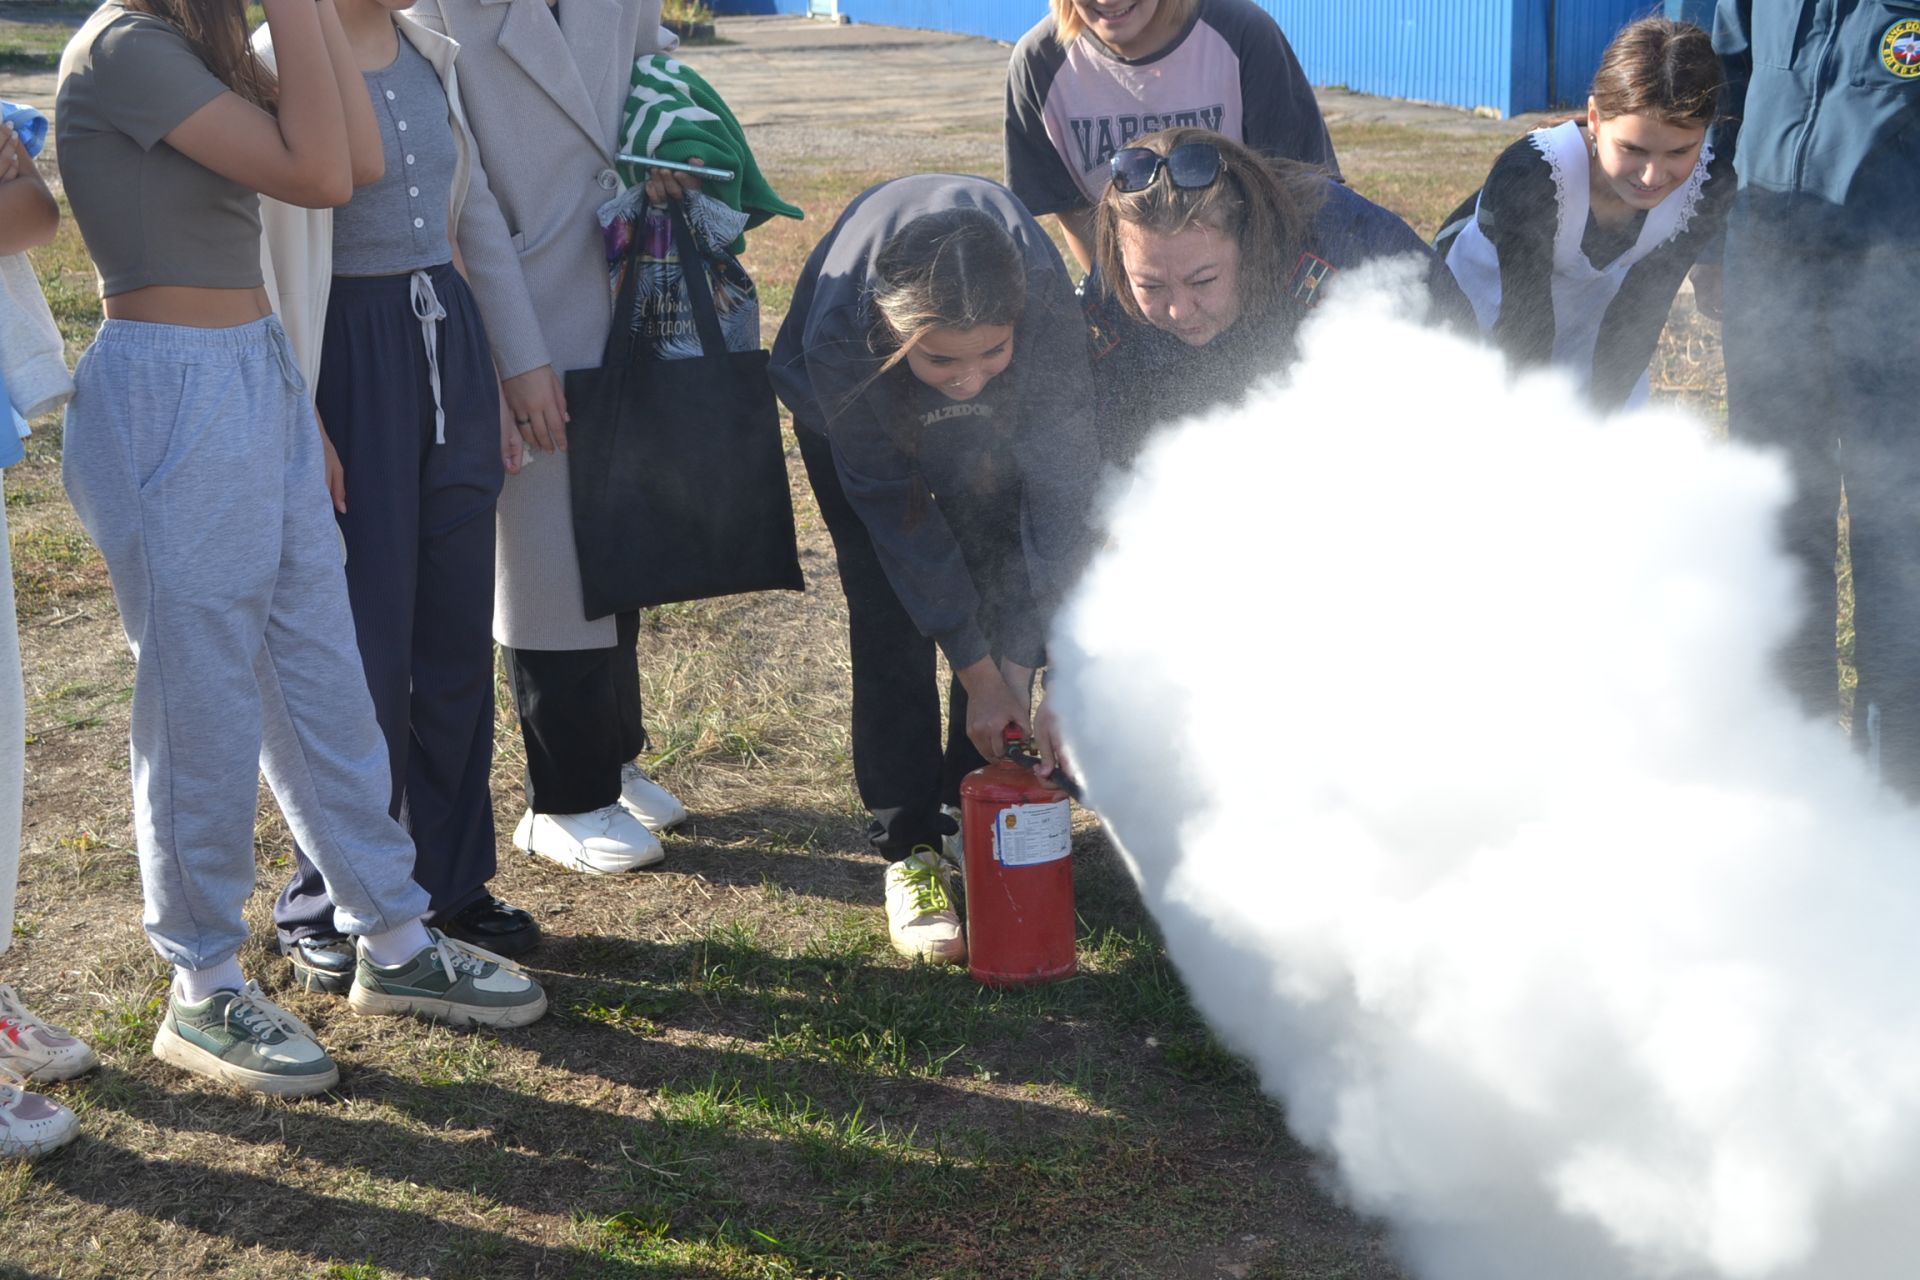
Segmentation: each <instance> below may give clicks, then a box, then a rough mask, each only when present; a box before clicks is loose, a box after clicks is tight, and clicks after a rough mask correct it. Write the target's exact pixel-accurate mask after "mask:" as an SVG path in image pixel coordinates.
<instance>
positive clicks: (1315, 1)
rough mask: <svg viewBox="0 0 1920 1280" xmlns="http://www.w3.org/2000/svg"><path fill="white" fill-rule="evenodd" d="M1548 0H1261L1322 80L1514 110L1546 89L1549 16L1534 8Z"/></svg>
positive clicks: (1398, 94)
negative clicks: (1537, 17)
mask: <svg viewBox="0 0 1920 1280" xmlns="http://www.w3.org/2000/svg"><path fill="white" fill-rule="evenodd" d="M1540 3H1542V0H1532V3H1528V2H1527V0H1261V7H1262V8H1264V9H1266V10H1267V11H1268V12H1269V13H1271V14H1273V16H1274V17H1275V18H1276V19H1277V20H1278V21H1279V23H1280V29H1281V30H1283V31H1285V32H1286V33H1287V39H1288V41H1289V42H1290V43H1291V44H1292V45H1293V48H1294V52H1295V53H1297V54H1298V55H1299V57H1300V61H1301V64H1302V65H1303V66H1304V67H1305V68H1306V71H1307V78H1308V79H1310V80H1312V81H1313V82H1314V83H1315V84H1337V85H1343V86H1345V87H1346V88H1349V89H1352V90H1354V91H1356V92H1359V93H1375V94H1382V95H1385V96H1388V97H1394V98H1418V99H1422V100H1424V101H1427V102H1450V103H1454V104H1456V105H1458V106H1463V107H1491V108H1493V109H1494V110H1496V111H1498V112H1500V113H1501V114H1502V115H1510V114H1512V113H1513V112H1515V111H1524V110H1529V109H1530V108H1531V104H1532V103H1533V102H1534V101H1535V100H1538V99H1542V98H1544V96H1545V93H1546V85H1545V80H1544V76H1543V74H1542V73H1541V71H1540V68H1541V67H1542V65H1543V63H1544V59H1545V44H1544V40H1545V31H1546V26H1545V23H1544V21H1535V20H1533V17H1534V15H1532V14H1530V13H1529V12H1528V10H1529V9H1535V8H1538V7H1539V5H1540ZM1535 81H1538V83H1537V84H1536V83H1535Z"/></svg>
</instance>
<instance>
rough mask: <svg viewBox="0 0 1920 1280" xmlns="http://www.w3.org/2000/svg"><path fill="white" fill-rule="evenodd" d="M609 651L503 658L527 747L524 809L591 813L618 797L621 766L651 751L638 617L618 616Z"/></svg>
mask: <svg viewBox="0 0 1920 1280" xmlns="http://www.w3.org/2000/svg"><path fill="white" fill-rule="evenodd" d="M614 627H615V631H616V636H617V638H616V640H615V641H614V645H613V647H612V648H611V649H512V648H508V647H506V646H504V645H503V646H501V651H502V652H503V653H504V654H505V655H506V662H507V678H508V680H509V682H510V683H511V684H512V685H513V705H514V709H515V710H516V711H517V712H518V713H519V716H520V736H521V738H522V739H523V740H524V741H525V743H526V748H527V776H526V788H527V807H528V808H529V809H532V810H533V811H534V812H535V813H588V812H590V811H592V810H594V809H600V808H604V807H606V806H607V805H610V804H612V803H613V802H614V801H616V800H618V799H619V798H620V766H621V765H623V764H625V763H626V762H627V761H629V760H631V759H633V758H634V757H635V756H637V755H639V754H640V753H641V752H642V751H644V750H645V749H646V746H647V726H646V722H645V721H644V720H643V719H642V718H641V713H640V658H639V653H638V647H639V643H640V615H639V614H638V613H637V612H635V613H618V614H615V615H614Z"/></svg>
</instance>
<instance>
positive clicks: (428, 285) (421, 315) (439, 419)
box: [413, 271, 447, 444]
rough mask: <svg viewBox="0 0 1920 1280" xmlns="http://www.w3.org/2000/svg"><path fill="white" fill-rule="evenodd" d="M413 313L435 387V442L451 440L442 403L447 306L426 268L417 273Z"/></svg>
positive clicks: (414, 277) (429, 378) (430, 377)
mask: <svg viewBox="0 0 1920 1280" xmlns="http://www.w3.org/2000/svg"><path fill="white" fill-rule="evenodd" d="M413 315H414V318H415V319H416V320H418V321H419V322H420V336H421V338H422V339H423V340H425V342H426V344H427V385H429V386H431V387H432V388H433V442H434V443H435V444H445V443H446V442H447V411H446V409H445V408H443V407H442V406H441V404H440V342H439V337H440V322H441V321H442V320H445V319H446V318H447V309H446V308H445V307H443V306H441V305H440V295H439V294H437V293H435V292H434V291H433V277H432V276H429V275H428V274H427V273H426V272H424V271H416V272H414V273H413Z"/></svg>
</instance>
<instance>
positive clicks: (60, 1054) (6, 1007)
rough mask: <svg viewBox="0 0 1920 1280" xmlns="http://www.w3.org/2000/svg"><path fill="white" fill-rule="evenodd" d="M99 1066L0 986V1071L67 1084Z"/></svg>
mask: <svg viewBox="0 0 1920 1280" xmlns="http://www.w3.org/2000/svg"><path fill="white" fill-rule="evenodd" d="M99 1065H100V1059H98V1058H96V1057H94V1056H93V1050H92V1049H89V1048H88V1047H87V1046H86V1045H85V1044H84V1043H83V1042H82V1041H80V1040H78V1039H75V1038H74V1037H73V1036H70V1035H68V1034H67V1033H66V1032H65V1031H62V1030H61V1029H60V1028H59V1027H56V1026H54V1025H53V1024H52V1023H50V1022H46V1021H43V1020H42V1019H41V1018H39V1017H38V1016H37V1015H35V1014H34V1013H33V1012H32V1011H31V1010H29V1009H28V1008H27V1006H26V1005H25V1004H23V1003H21V1000H20V993H19V992H17V991H15V990H14V989H13V988H12V987H9V986H7V985H5V984H4V983H0V1067H5V1068H7V1069H8V1070H10V1071H12V1072H13V1073H14V1074H15V1075H18V1076H20V1077H21V1078H23V1079H26V1080H70V1079H72V1078H73V1077H74V1076H77V1075H80V1074H81V1073H83V1072H87V1071H91V1070H93V1069H94V1068H95V1067H97V1066H99Z"/></svg>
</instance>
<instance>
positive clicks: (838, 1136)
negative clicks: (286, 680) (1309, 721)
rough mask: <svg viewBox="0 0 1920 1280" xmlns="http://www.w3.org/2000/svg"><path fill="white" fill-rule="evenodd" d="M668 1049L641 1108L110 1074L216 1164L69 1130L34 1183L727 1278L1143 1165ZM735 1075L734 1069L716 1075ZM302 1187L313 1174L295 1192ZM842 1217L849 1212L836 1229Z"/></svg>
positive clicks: (295, 1246)
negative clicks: (286, 1096)
mask: <svg viewBox="0 0 1920 1280" xmlns="http://www.w3.org/2000/svg"><path fill="white" fill-rule="evenodd" d="M674 1058H675V1061H674V1063H673V1065H672V1066H671V1067H670V1068H668V1074H670V1075H672V1076H675V1077H680V1078H687V1079H695V1080H697V1079H702V1078H704V1079H705V1080H706V1081H707V1083H705V1084H692V1085H686V1086H682V1087H678V1088H675V1087H670V1086H662V1087H661V1088H660V1089H659V1090H658V1092H657V1094H656V1101H655V1105H654V1109H653V1111H652V1113H651V1114H644V1115H610V1114H607V1113H606V1112H605V1111H603V1110H601V1109H599V1108H596V1107H593V1106H588V1105H581V1104H575V1103H571V1102H562V1101H556V1100H554V1099H551V1098H543V1097H537V1096H532V1095H530V1094H528V1093H527V1092H524V1091H520V1090H515V1089H509V1088H504V1087H502V1086H499V1085H496V1084H493V1083H489V1082H464V1083H456V1084H446V1085H433V1086H427V1085H422V1084H419V1083H417V1082H414V1081H410V1080H406V1079H402V1078H398V1077H394V1076H391V1075H388V1074H386V1073H384V1072H381V1071H379V1070H377V1069H371V1068H359V1069H355V1070H353V1071H351V1072H350V1074H349V1076H348V1078H347V1081H346V1092H347V1093H348V1094H349V1095H351V1096H352V1097H353V1098H354V1099H355V1100H356V1101H357V1102H361V1103H378V1104H380V1105H382V1106H383V1107H386V1108H390V1111H389V1114H395V1113H397V1114H398V1115H399V1116H400V1117H403V1119H401V1120H395V1119H389V1118H382V1117H372V1118H365V1117H362V1116H358V1115H351V1114H341V1113H340V1112H339V1111H338V1110H336V1109H335V1108H332V1107H327V1106H324V1105H322V1106H312V1105H306V1106H300V1107H297V1108H279V1107H272V1106H266V1107H263V1106H262V1105H261V1104H260V1103H259V1102H258V1101H257V1100H254V1099H249V1098H245V1097H241V1096H237V1095H234V1094H226V1093H200V1092H196V1091H193V1090H186V1091H181V1092H169V1091H163V1090H160V1089H157V1088H154V1087H153V1086H151V1085H148V1084H145V1083H144V1082H141V1081H139V1080H135V1079H130V1078H126V1077H122V1078H120V1079H118V1080H115V1081H113V1082H112V1087H113V1088H114V1089H115V1090H116V1091H118V1092H120V1093H121V1094H122V1095H123V1101H124V1102H125V1103H126V1104H127V1105H128V1107H129V1109H130V1110H133V1111H135V1112H137V1113H139V1114H141V1115H143V1116H144V1117H146V1118H147V1121H148V1123H151V1124H155V1125H159V1126H162V1127H170V1128H173V1129H175V1130H177V1131H179V1132H181V1133H182V1134H192V1135H196V1136H198V1137H201V1138H204V1137H205V1136H206V1135H219V1137H220V1139H221V1141H222V1142H223V1143H224V1144H225V1150H224V1151H223V1152H222V1157H223V1158H222V1162H221V1163H220V1164H219V1165H215V1164H212V1163H207V1162H204V1161H200V1160H196V1159H193V1158H192V1157H191V1156H186V1155H183V1156H180V1157H176V1158H171V1159H165V1158H153V1157H149V1156H145V1155H142V1154H139V1153H137V1152H134V1151H131V1150H127V1149H124V1148H121V1147H118V1146H115V1145H113V1144H111V1143H109V1142H106V1141H102V1140H98V1139H87V1138H83V1139H82V1140H81V1141H80V1142H79V1143H77V1144H76V1145H75V1146H74V1147H73V1148H70V1149H69V1151H68V1152H67V1153H65V1154H64V1155H62V1156H61V1157H59V1158H58V1159H55V1160H52V1161H49V1162H47V1163H46V1164H44V1165H42V1166H41V1167H40V1170H39V1171H38V1178H39V1180H40V1182H42V1183H43V1184H44V1185H45V1186H47V1187H50V1188H57V1189H59V1190H61V1191H63V1192H65V1193H66V1194H68V1195H70V1196H72V1197H73V1198H75V1199H76V1200H80V1201H84V1202H89V1203H93V1204H96V1205H98V1206H100V1207H101V1208H103V1209H106V1210H108V1211H112V1212H114V1213H116V1214H133V1215H137V1216H138V1217H140V1218H143V1219H146V1220H149V1221H151V1222H154V1223H166V1224H171V1225H173V1226H176V1227H179V1228H182V1229H184V1230H186V1231H189V1232H192V1233H196V1234H198V1235H201V1236H204V1237H209V1238H212V1239H217V1240H221V1241H225V1242H226V1243H227V1244H229V1245H231V1246H233V1247H234V1248H236V1249H240V1250H250V1249H254V1248H260V1249H265V1250H272V1251H277V1252H284V1253H292V1254H295V1255H298V1256H301V1257H305V1258H309V1259H312V1260H313V1261H314V1262H315V1263H316V1264H323V1263H333V1264H341V1265H343V1266H353V1265H366V1264H371V1265H372V1266H376V1267H379V1268H381V1270H382V1271H383V1272H393V1273H397V1274H405V1275H447V1276H474V1275H500V1276H509V1275H511V1276H518V1275H533V1274H539V1275H548V1276H551V1275H565V1276H621V1277H635V1278H637V1280H654V1278H659V1280H665V1278H666V1277H704V1276H710V1275H711V1276H720V1275H735V1276H737V1275H740V1274H742V1272H740V1271H738V1270H737V1269H726V1268H723V1267H721V1266H720V1265H718V1264H719V1262H721V1261H724V1260H726V1259H727V1258H729V1257H731V1258H735V1259H737V1258H742V1257H745V1256H747V1255H766V1256H768V1257H771V1258H779V1259H780V1260H782V1261H784V1262H786V1263H789V1264H791V1265H793V1266H796V1267H800V1268H804V1269H805V1270H804V1271H803V1272H801V1273H802V1274H809V1275H873V1274H879V1273H882V1272H884V1273H885V1274H917V1273H919V1271H918V1269H915V1268H912V1267H911V1266H909V1264H910V1263H911V1261H912V1260H913V1259H914V1258H916V1257H919V1256H921V1255H924V1254H929V1253H937V1254H939V1255H940V1256H951V1255H952V1250H953V1249H954V1248H956V1247H961V1246H962V1245H963V1244H964V1241H965V1237H966V1235H967V1233H968V1231H969V1218H970V1216H971V1215H972V1214H973V1213H976V1212H989V1213H992V1214H1004V1213H1006V1212H1007V1211H1008V1210H1009V1209H1010V1208H1014V1209H1017V1208H1019V1207H1021V1206H1022V1205H1027V1204H1030V1205H1031V1207H1032V1209H1033V1210H1034V1211H1035V1212H1034V1213H1033V1215H1032V1220H1031V1222H1030V1225H1029V1226H1028V1227H1026V1228H1024V1230H1029V1231H1034V1232H1036V1233H1038V1232H1039V1231H1040V1230H1041V1227H1040V1223H1041V1217H1040V1213H1039V1210H1040V1209H1041V1208H1042V1207H1043V1206H1045V1205H1052V1204H1053V1202H1054V1200H1055V1199H1056V1198H1057V1197H1060V1196H1062V1195H1066V1196H1067V1197H1068V1199H1071V1196H1072V1192H1073V1191H1074V1190H1075V1189H1078V1190H1079V1193H1080V1194H1082V1195H1084V1194H1086V1190H1085V1184H1086V1182H1087V1180H1088V1178H1089V1175H1090V1173H1092V1172H1093V1171H1095V1170H1098V1171H1100V1172H1102V1173H1103V1174H1111V1175H1112V1176H1113V1177H1114V1178H1115V1180H1116V1182H1118V1181H1120V1180H1121V1179H1122V1178H1123V1177H1124V1176H1125V1174H1126V1172H1127V1171H1126V1169H1125V1167H1124V1166H1125V1165H1126V1163H1127V1162H1129V1161H1134V1160H1137V1161H1140V1162H1141V1166H1142V1167H1141V1169H1140V1172H1146V1170H1147V1167H1148V1166H1150V1165H1152V1164H1153V1163H1155V1162H1157V1161H1158V1159H1159V1157H1157V1156H1154V1155H1152V1153H1151V1152H1150V1151H1149V1150H1147V1149H1146V1148H1141V1147H1135V1146H1130V1145H1128V1144H1125V1143H1116V1141H1115V1140H1114V1139H1113V1137H1112V1136H1111V1135H1110V1134H1109V1133H1107V1132H1106V1131H1105V1129H1106V1127H1105V1126H1102V1125H1097V1124H1096V1125H1093V1126H1091V1129H1090V1131H1088V1132H1083V1133H1071V1132H1067V1131H1064V1130H1063V1131H1061V1132H1056V1133H1047V1132H1044V1131H1042V1130H1040V1129H1037V1128H1035V1127H1033V1126H1031V1125H1022V1126H1020V1127H1019V1128H1018V1129H1017V1130H1016V1131H1015V1132H1016V1133H1017V1134H1018V1137H1017V1138H1008V1137H1006V1136H1003V1135H999V1134H994V1135H993V1136H990V1137H984V1138H978V1139H976V1140H973V1141H967V1140H953V1141H951V1142H950V1141H948V1140H945V1139H942V1138H939V1137H934V1138H928V1137H927V1136H926V1135H925V1134H924V1133H916V1132H914V1131H913V1130H911V1129H907V1128H891V1129H890V1128H889V1127H888V1126H886V1125H885V1124H882V1123H880V1122H877V1121H874V1120H871V1119H868V1118H864V1117H863V1116H862V1114H861V1110H860V1107H859V1105H858V1104H857V1103H856V1104H851V1105H849V1106H847V1107H844V1108H823V1107H821V1106H820V1105H818V1104H817V1103H816V1102H815V1101H814V1099H813V1097H812V1095H811V1094H810V1093H808V1092H806V1091H804V1090H802V1089H799V1088H790V1087H787V1086H786V1085H783V1084H782V1083H780V1082H778V1081H774V1082H770V1083H769V1082H765V1081H764V1080H760V1081H757V1080H756V1079H755V1077H757V1076H764V1075H765V1072H764V1071H760V1070H757V1069H756V1064H754V1063H752V1062H751V1061H744V1060H742V1057H741V1056H740V1055H730V1054H724V1053H722V1054H705V1053H701V1052H698V1051H686V1052H682V1053H680V1054H677V1055H674ZM662 1065H663V1066H665V1065H666V1064H662ZM703 1069H704V1071H705V1075H704V1077H703V1076H702V1075H701V1072H702V1070H703ZM736 1069H740V1070H742V1071H744V1073H745V1075H744V1078H743V1079H742V1080H741V1081H740V1082H737V1083H720V1081H722V1080H723V1078H724V1077H726V1076H728V1075H730V1074H732V1073H733V1072H734V1071H735V1070H736ZM1079 1123H1080V1124H1081V1126H1082V1127H1083V1128H1085V1127H1088V1126H1087V1121H1086V1118H1085V1117H1081V1118H1079ZM303 1170H305V1171H307V1172H304V1173H303V1172H302V1171H303ZM321 1182H324V1183H325V1185H326V1186H327V1187H328V1188H329V1189H328V1190H324V1191H323V1190H318V1189H316V1187H315V1184H316V1183H321ZM335 1189H337V1190H335ZM990 1192H991V1194H989V1193H990ZM1121 1194H1123V1193H1122V1192H1121V1190H1120V1188H1119V1187H1118V1186H1115V1187H1114V1188H1111V1189H1105V1188H1103V1189H1102V1190H1101V1192H1100V1195H1101V1197H1102V1198H1103V1199H1105V1198H1110V1197H1113V1196H1119V1195H1121ZM1124 1194H1125V1195H1127V1196H1131V1194H1132V1190H1131V1187H1128V1189H1127V1190H1126V1191H1125V1192H1124ZM1055 1207H1057V1206H1055ZM527 1215H539V1217H538V1218H536V1219H534V1220H532V1221H529V1218H528V1216H527ZM849 1215H852V1216H855V1217H863V1218H865V1219H866V1221H865V1222H864V1224H863V1230H861V1231H860V1232H859V1233H858V1234H857V1235H855V1236H853V1237H851V1238H850V1237H849V1235H848V1232H847V1225H848V1224H847V1221H846V1219H847V1217H848V1216H849ZM476 1220H477V1221H476ZM496 1220H497V1221H498V1223H499V1224H500V1225H498V1226H495V1225H491V1223H493V1222H494V1221H496ZM556 1220H557V1221H558V1222H561V1223H566V1224H569V1225H568V1226H566V1227H560V1228H556V1226H555V1225H554V1224H555V1222H556ZM516 1227H517V1228H519V1229H518V1231H516V1230H515V1228H516ZM556 1234H559V1235H561V1236H563V1237H565V1238H568V1239H572V1240H574V1241H576V1242H573V1243H567V1242H561V1241H556V1240H555V1239H554V1238H553V1237H554V1236H555V1235H556ZM121 1238H122V1239H123V1240H124V1239H125V1238H126V1237H125V1235H124V1234H123V1235H122V1237H121ZM581 1241H584V1242H585V1243H580V1242H581ZM173 1247H174V1248H178V1247H179V1246H178V1244H177V1242H176V1243H175V1245H174V1246H173ZM1036 1247H1037V1246H1036ZM703 1251H704V1252H705V1253H707V1254H709V1255H711V1256H713V1257H714V1259H715V1262H714V1265H708V1264H707V1263H705V1262H703V1260H702V1253H703ZM903 1266H906V1267H908V1269H907V1270H905V1271H897V1270H894V1268H898V1267H903ZM755 1274H758V1272H755ZM783 1274H784V1273H783Z"/></svg>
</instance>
